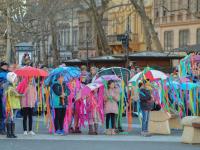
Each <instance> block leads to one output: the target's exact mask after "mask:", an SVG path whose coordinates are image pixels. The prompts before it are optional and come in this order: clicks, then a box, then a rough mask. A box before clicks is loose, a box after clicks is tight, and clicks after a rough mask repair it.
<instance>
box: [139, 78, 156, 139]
mask: <svg viewBox="0 0 200 150" xmlns="http://www.w3.org/2000/svg"><path fill="white" fill-rule="evenodd" d="M138 87H139V88H140V93H139V98H140V108H141V111H142V132H141V135H142V136H150V134H149V133H148V123H149V112H150V111H151V110H152V108H153V105H154V102H153V100H152V96H151V91H150V90H149V89H148V87H147V81H146V80H144V81H143V83H139V85H138Z"/></svg>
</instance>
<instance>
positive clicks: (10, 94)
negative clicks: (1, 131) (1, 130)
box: [6, 72, 21, 138]
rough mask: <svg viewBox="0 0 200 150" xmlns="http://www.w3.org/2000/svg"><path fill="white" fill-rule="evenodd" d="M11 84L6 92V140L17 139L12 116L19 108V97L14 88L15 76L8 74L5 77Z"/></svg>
mask: <svg viewBox="0 0 200 150" xmlns="http://www.w3.org/2000/svg"><path fill="white" fill-rule="evenodd" d="M7 76H8V77H9V79H10V80H12V83H11V84H10V85H9V87H8V90H7V91H6V128H7V138H17V136H16V135H15V123H14V114H15V110H19V109H20V108H21V106H20V97H21V95H20V94H18V93H17V91H16V88H15V85H14V84H15V83H17V76H16V74H14V73H12V72H10V73H8V75H7Z"/></svg>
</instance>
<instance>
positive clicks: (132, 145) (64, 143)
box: [0, 118, 200, 150]
mask: <svg viewBox="0 0 200 150" xmlns="http://www.w3.org/2000/svg"><path fill="white" fill-rule="evenodd" d="M34 120H36V118H34ZM16 123H17V134H18V139H7V138H6V137H5V136H0V150H11V149H12V150H13V149H14V150H27V148H28V149H29V150H35V149H38V150H39V149H42V150H55V149H59V150H62V149H65V150H67V149H70V150H76V149H81V150H88V149H91V148H92V149H93V150H102V149H103V148H106V149H110V150H112V149H113V150H118V149H119V150H122V149H124V150H129V149H130V150H134V149H135V150H140V149H148V150H155V149H156V150H169V149H170V148H171V149H172V150H173V149H174V150H179V149H180V150H193V149H194V150H197V149H199V148H200V145H190V144H182V143H180V137H181V131H178V130H173V131H172V134H171V135H169V136H163V135H154V136H152V137H142V136H140V126H139V122H138V120H137V118H134V124H133V127H134V129H133V131H131V132H130V133H126V134H123V135H116V136H105V135H104V134H103V131H104V130H103V128H100V135H98V136H89V135H87V128H86V129H83V134H81V135H66V136H57V135H49V134H48V131H47V129H46V127H45V125H44V123H43V122H42V121H40V122H39V123H40V127H39V133H37V135H36V136H24V135H23V134H22V133H23V132H22V120H21V119H17V120H16ZM34 127H36V121H34ZM123 127H124V129H126V127H127V124H126V122H125V121H124V123H123ZM91 146H92V147H91Z"/></svg>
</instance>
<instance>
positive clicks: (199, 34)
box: [197, 28, 200, 44]
mask: <svg viewBox="0 0 200 150" xmlns="http://www.w3.org/2000/svg"><path fill="white" fill-rule="evenodd" d="M197 44H200V28H199V29H197Z"/></svg>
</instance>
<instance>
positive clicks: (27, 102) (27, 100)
mask: <svg viewBox="0 0 200 150" xmlns="http://www.w3.org/2000/svg"><path fill="white" fill-rule="evenodd" d="M28 80H29V81H28V86H27V87H26V89H25V92H24V96H23V97H22V99H21V107H22V113H23V129H24V135H28V134H29V135H35V133H34V132H33V130H32V124H33V109H34V107H35V103H36V99H37V91H36V87H35V86H34V85H33V80H32V78H29V79H28ZM27 118H28V120H29V121H28V122H29V130H27Z"/></svg>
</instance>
